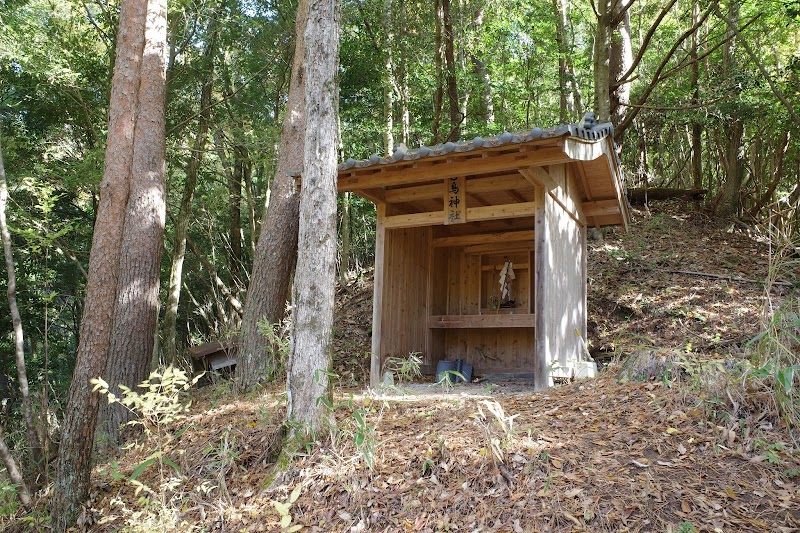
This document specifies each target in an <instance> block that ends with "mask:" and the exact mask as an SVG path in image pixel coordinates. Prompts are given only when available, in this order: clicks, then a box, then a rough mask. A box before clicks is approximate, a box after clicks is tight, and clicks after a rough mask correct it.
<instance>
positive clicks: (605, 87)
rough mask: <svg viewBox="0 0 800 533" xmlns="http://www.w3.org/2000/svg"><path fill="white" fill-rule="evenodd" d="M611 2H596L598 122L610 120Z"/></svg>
mask: <svg viewBox="0 0 800 533" xmlns="http://www.w3.org/2000/svg"><path fill="white" fill-rule="evenodd" d="M611 1H612V0H597V4H596V6H597V25H596V27H595V33H594V50H593V61H594V109H595V112H596V113H597V120H598V121H599V122H608V121H609V120H611V93H610V89H609V87H610V84H611V66H610V65H611V63H610V61H611V56H610V50H611V33H612V31H613V29H612V27H611V21H612V12H611Z"/></svg>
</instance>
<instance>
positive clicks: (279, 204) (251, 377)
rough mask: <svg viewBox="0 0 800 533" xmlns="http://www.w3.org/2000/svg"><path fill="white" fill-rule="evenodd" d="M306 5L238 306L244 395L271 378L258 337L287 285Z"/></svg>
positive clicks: (292, 251)
mask: <svg viewBox="0 0 800 533" xmlns="http://www.w3.org/2000/svg"><path fill="white" fill-rule="evenodd" d="M307 17H308V1H307V0H300V2H299V4H298V6H297V18H296V25H297V26H296V27H297V31H296V33H295V53H294V61H293V63H292V79H291V82H290V84H289V99H288V101H287V103H286V111H285V113H284V119H283V129H282V130H281V142H280V152H279V154H278V168H277V170H276V173H275V180H274V182H273V188H272V191H271V194H270V202H269V208H268V209H267V216H266V219H265V221H264V224H263V226H262V230H261V237H260V238H259V240H258V244H257V245H256V256H255V258H254V261H253V273H252V274H251V276H250V287H249V289H248V291H247V299H246V300H245V305H244V316H243V317H242V334H241V343H240V345H239V355H238V357H237V361H238V364H237V366H236V382H237V385H238V387H239V388H240V389H248V388H250V387H252V386H253V385H255V384H256V383H258V382H259V381H261V380H262V379H265V378H273V377H274V375H273V374H274V371H275V368H276V365H275V361H273V360H272V359H271V354H270V353H269V352H268V343H267V340H266V338H265V337H264V336H263V335H261V332H260V331H259V324H260V323H262V322H266V323H270V324H274V323H276V322H280V321H281V320H282V319H283V316H284V313H285V310H286V298H287V296H288V292H289V280H290V278H291V275H292V269H293V268H294V262H295V258H296V254H297V232H298V221H299V218H298V212H299V201H300V198H299V195H298V193H297V187H296V186H295V182H294V178H293V177H292V174H293V173H295V172H298V171H301V170H302V167H303V146H304V132H305V94H304V69H303V65H304V60H305V56H306V52H305V40H304V30H305V26H306V19H307Z"/></svg>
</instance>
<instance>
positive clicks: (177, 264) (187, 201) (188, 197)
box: [162, 17, 217, 365]
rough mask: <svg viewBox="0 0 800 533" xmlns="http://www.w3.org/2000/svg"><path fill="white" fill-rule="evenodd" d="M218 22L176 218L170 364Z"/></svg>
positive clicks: (167, 334) (167, 338) (166, 329)
mask: <svg viewBox="0 0 800 533" xmlns="http://www.w3.org/2000/svg"><path fill="white" fill-rule="evenodd" d="M212 24H213V25H214V30H213V31H211V37H210V38H209V40H208V42H207V43H206V49H205V50H204V51H203V57H204V59H205V62H206V65H205V67H206V68H207V69H208V70H207V72H208V74H207V76H206V79H205V81H204V82H203V87H202V89H201V92H200V116H199V119H198V123H197V135H196V136H195V138H194V143H193V144H192V152H191V154H190V155H189V163H188V165H187V166H186V177H185V179H184V182H183V196H182V197H181V206H180V210H179V211H178V217H177V220H176V221H175V238H174V239H173V243H172V266H171V268H170V275H169V293H168V296H167V305H166V307H165V308H164V319H163V320H164V322H163V325H162V332H163V337H164V347H163V350H164V360H165V361H166V362H169V363H170V364H173V365H174V364H177V362H178V348H177V341H176V334H177V332H176V327H177V322H178V305H179V304H180V299H181V286H182V284H183V262H184V260H185V258H186V235H187V233H188V231H189V220H190V219H191V215H192V199H193V198H194V192H195V189H196V187H197V177H198V175H199V173H200V164H201V163H202V161H203V155H204V154H205V149H206V141H207V140H208V123H209V120H210V117H211V92H212V90H213V85H214V82H213V80H214V53H215V52H214V50H215V48H216V46H215V44H216V36H217V33H216V17H215V18H213V19H212V20H211V22H209V26H211V25H212Z"/></svg>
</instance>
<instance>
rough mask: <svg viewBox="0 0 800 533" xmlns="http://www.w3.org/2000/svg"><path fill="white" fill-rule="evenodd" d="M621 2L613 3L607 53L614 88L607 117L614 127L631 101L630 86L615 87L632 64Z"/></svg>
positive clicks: (626, 17) (619, 139)
mask: <svg viewBox="0 0 800 533" xmlns="http://www.w3.org/2000/svg"><path fill="white" fill-rule="evenodd" d="M623 4H624V2H623V1H622V0H617V1H615V2H614V7H613V9H612V22H611V50H610V53H609V69H610V72H609V81H611V82H612V83H613V84H614V85H615V87H614V88H612V89H611V90H610V92H609V96H610V98H611V107H610V109H609V116H610V119H611V122H612V123H613V124H614V125H615V126H616V125H618V124H621V123H622V119H623V118H625V113H626V112H627V110H628V107H627V106H628V104H629V103H630V100H631V84H630V82H629V81H627V80H626V81H625V82H624V83H621V84H619V85H616V83H617V82H619V81H620V80H621V79H622V76H623V75H624V74H625V73H626V72H628V69H630V67H631V65H632V64H633V50H632V45H631V18H630V13H629V10H628V7H627V5H623ZM623 133H624V131H621V132H619V135H617V136H615V140H616V141H617V143H618V144H621V143H622V134H623Z"/></svg>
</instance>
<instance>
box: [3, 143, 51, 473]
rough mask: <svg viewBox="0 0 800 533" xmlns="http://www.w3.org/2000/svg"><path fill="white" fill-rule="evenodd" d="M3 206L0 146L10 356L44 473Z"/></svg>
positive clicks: (39, 468) (34, 456)
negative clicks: (9, 318) (12, 343)
mask: <svg viewBox="0 0 800 533" xmlns="http://www.w3.org/2000/svg"><path fill="white" fill-rule="evenodd" d="M0 133H2V132H0ZM7 205H8V185H7V183H6V170H5V165H4V164H3V146H2V144H0V234H2V238H3V254H4V256H5V260H6V273H7V275H8V286H7V288H6V295H7V296H8V307H9V310H10V312H11V323H12V326H13V328H14V355H15V357H16V363H17V379H18V380H19V392H20V396H22V413H23V417H24V418H25V435H26V437H27V439H28V446H30V449H31V462H32V463H33V465H34V466H35V470H36V471H38V472H40V473H44V470H45V469H46V468H47V466H46V465H44V464H42V446H41V443H40V442H39V435H38V434H37V432H36V424H35V422H34V420H33V407H32V405H31V395H30V389H29V387H28V372H27V370H26V368H25V348H24V347H25V341H24V337H23V331H22V317H21V316H20V314H19V306H18V305H17V276H16V273H15V271H14V255H13V253H12V251H11V233H10V232H9V231H8V224H7V223H6V206H7ZM34 479H35V477H34ZM34 486H35V484H34Z"/></svg>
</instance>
